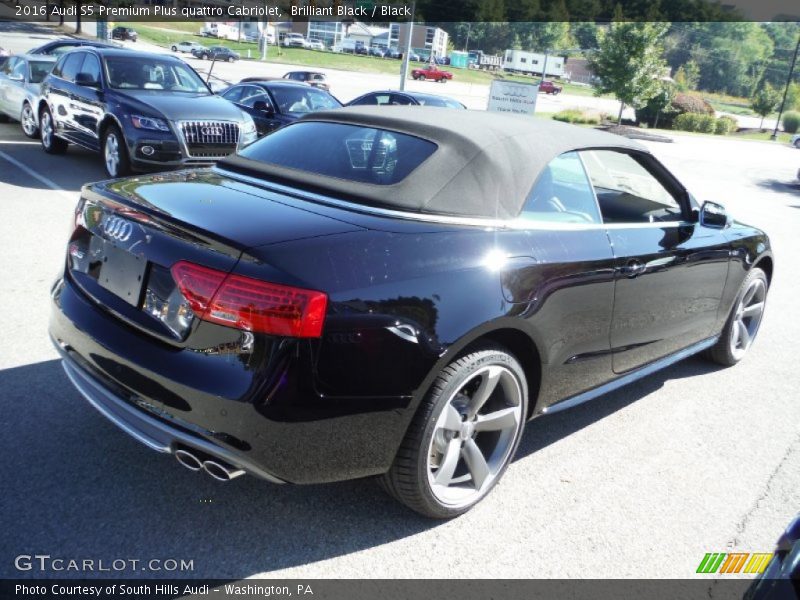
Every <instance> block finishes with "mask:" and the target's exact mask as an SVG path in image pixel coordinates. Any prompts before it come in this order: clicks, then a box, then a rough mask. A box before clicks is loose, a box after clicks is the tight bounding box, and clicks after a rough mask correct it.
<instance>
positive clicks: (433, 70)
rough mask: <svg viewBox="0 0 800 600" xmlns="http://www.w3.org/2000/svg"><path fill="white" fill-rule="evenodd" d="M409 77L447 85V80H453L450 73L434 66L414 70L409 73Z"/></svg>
mask: <svg viewBox="0 0 800 600" xmlns="http://www.w3.org/2000/svg"><path fill="white" fill-rule="evenodd" d="M411 77H413V78H414V79H417V80H419V81H422V80H424V79H433V80H434V81H439V82H441V83H447V80H448V79H452V78H453V74H452V73H451V72H450V71H442V70H441V69H440V68H439V67H437V66H436V65H430V66H428V67H426V68H424V69H414V70H413V71H411Z"/></svg>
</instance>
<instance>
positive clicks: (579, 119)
mask: <svg viewBox="0 0 800 600" xmlns="http://www.w3.org/2000/svg"><path fill="white" fill-rule="evenodd" d="M553 118H554V119H555V120H556V121H563V122H564V123H573V124H575V125H597V124H598V123H599V122H600V115H597V114H594V113H585V112H583V111H581V110H578V109H577V108H567V109H565V110H562V111H561V112H557V113H556V114H554V115H553Z"/></svg>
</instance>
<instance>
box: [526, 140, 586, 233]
mask: <svg viewBox="0 0 800 600" xmlns="http://www.w3.org/2000/svg"><path fill="white" fill-rule="evenodd" d="M522 216H523V217H524V218H526V219H531V220H536V221H557V222H561V223H600V222H601V220H600V211H599V210H598V209H597V202H596V201H595V198H594V194H593V193H592V186H591V184H590V183H589V178H588V176H587V175H586V170H585V169H584V168H583V164H582V163H581V159H580V158H579V156H578V154H577V153H576V152H566V153H564V154H562V155H560V156H557V157H556V158H554V159H553V160H552V161H550V164H548V165H547V166H546V167H545V168H544V170H543V171H542V173H541V174H540V175H539V178H538V179H537V180H536V183H535V184H534V186H533V189H532V190H531V192H530V194H528V198H527V200H526V201H525V206H524V207H523V208H522Z"/></svg>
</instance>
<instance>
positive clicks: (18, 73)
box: [11, 59, 27, 80]
mask: <svg viewBox="0 0 800 600" xmlns="http://www.w3.org/2000/svg"><path fill="white" fill-rule="evenodd" d="M25 64H26V63H25V61H24V60H22V59H19V60H17V62H16V63H15V64H14V66H13V68H12V69H11V77H17V78H20V77H21V78H22V79H23V80H24V79H25V75H26V70H27V69H26V68H25Z"/></svg>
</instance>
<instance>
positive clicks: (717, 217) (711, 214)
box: [700, 202, 728, 229]
mask: <svg viewBox="0 0 800 600" xmlns="http://www.w3.org/2000/svg"><path fill="white" fill-rule="evenodd" d="M700 225H702V226H703V227H713V228H715V229H723V228H725V227H727V225H728V213H727V212H725V207H724V206H722V205H721V204H717V203H716V202H703V206H702V207H700Z"/></svg>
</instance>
